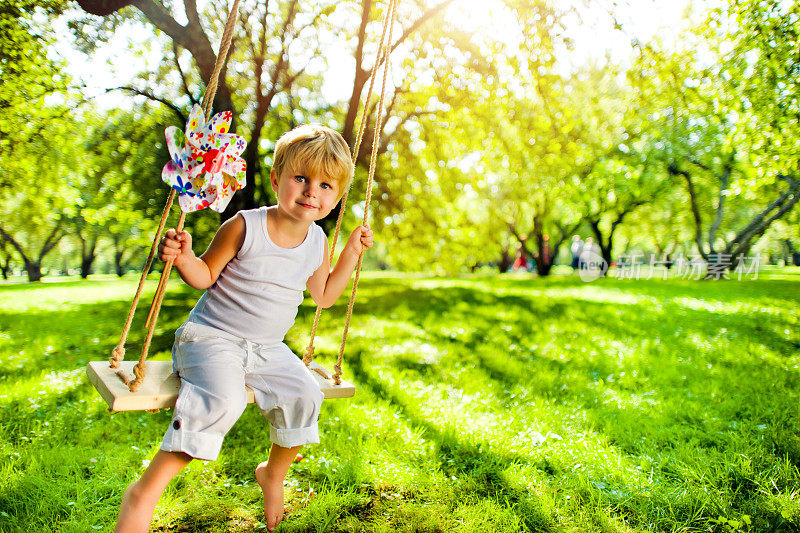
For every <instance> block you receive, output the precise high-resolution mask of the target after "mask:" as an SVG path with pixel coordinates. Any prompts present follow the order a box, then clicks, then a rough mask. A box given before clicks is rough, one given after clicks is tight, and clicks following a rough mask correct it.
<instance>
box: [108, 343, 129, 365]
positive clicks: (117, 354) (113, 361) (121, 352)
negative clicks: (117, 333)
mask: <svg viewBox="0 0 800 533" xmlns="http://www.w3.org/2000/svg"><path fill="white" fill-rule="evenodd" d="M123 359H125V347H124V346H117V347H116V348H114V351H113V352H111V358H110V359H109V360H108V364H109V365H110V366H111V368H119V362H120V361H122V360H123Z"/></svg>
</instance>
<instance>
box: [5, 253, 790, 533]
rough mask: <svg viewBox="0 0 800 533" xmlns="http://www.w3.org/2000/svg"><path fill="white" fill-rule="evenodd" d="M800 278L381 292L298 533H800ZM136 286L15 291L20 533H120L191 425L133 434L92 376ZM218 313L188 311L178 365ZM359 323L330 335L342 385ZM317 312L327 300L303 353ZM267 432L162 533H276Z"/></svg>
mask: <svg viewBox="0 0 800 533" xmlns="http://www.w3.org/2000/svg"><path fill="white" fill-rule="evenodd" d="M798 276H800V272H798V271H797V269H794V270H789V269H787V270H783V271H779V272H775V273H772V274H766V275H765V274H764V273H762V275H761V276H760V279H758V280H749V281H742V282H735V281H731V282H719V283H709V282H690V281H681V280H669V281H656V280H647V281H646V280H640V281H633V280H613V279H605V280H600V281H598V282H594V283H592V284H584V283H581V282H580V281H578V280H577V278H572V277H562V276H555V277H552V278H550V279H546V280H542V279H523V278H521V277H517V276H491V277H468V278H445V279H433V278H424V277H416V278H414V277H410V278H400V277H391V276H374V275H372V276H370V275H367V276H364V277H362V283H361V285H360V286H359V302H358V304H357V305H356V307H355V315H354V317H353V321H352V327H351V330H350V336H349V340H348V349H347V352H346V356H345V365H344V371H345V377H346V378H347V379H351V380H353V381H354V382H355V383H356V384H357V387H358V389H357V392H356V396H355V397H354V398H352V399H349V400H335V401H329V402H326V403H325V404H324V406H323V412H322V417H321V420H320V425H321V435H322V443H321V444H318V445H313V446H308V447H306V448H305V449H304V450H303V451H302V453H303V455H304V456H305V457H304V459H303V460H302V461H301V462H299V463H297V464H295V465H294V466H293V467H292V469H291V471H290V474H289V476H288V478H287V485H286V504H287V509H288V514H287V518H286V520H285V521H284V523H283V524H282V526H281V528H280V531H296V532H300V531H363V532H387V533H388V532H393V531H409V532H411V531H431V532H434V531H448V532H449V531H454V532H458V531H464V532H467V531H469V532H475V531H478V532H486V533H489V532H492V533H494V532H509V533H511V532H513V533H518V532H520V531H553V532H555V531H559V532H572V531H574V532H576V533H577V532H585V531H621V532H622V531H686V532H697V533H700V532H707V531H709V530H710V531H717V532H723V531H793V530H795V529H797V528H798V527H800V521H799V520H800V506H799V505H798V501H797V497H796V491H797V486H798V484H800V475H799V474H798V464H800V448H799V447H798V441H797V432H798V430H800V428H799V427H798V415H797V399H796V398H797V397H796V391H797V388H798V386H799V385H800V374H798V370H797V367H798V363H800V361H798V351H797V348H798V346H800V337H798V332H800V327H798V326H800V324H798V316H797V313H796V312H795V310H796V308H797V306H798V303H800V301H798V298H797V295H798V294H800V291H798V290H797V287H798V283H800V277H798ZM155 284H156V281H155V280H150V281H149V282H148V285H147V293H146V295H152V291H153V290H154V288H155ZM135 286H136V280H134V279H126V280H122V281H116V282H107V281H93V282H72V283H55V284H46V285H38V286H34V285H6V286H0V406H2V407H3V408H4V412H5V413H6V416H4V417H3V419H2V421H0V451H1V452H2V453H0V473H2V475H1V476H0V530H3V531H37V532H38V531H49V530H53V531H55V530H58V531H76V532H77V531H81V532H83V531H91V530H92V529H93V528H94V529H98V530H111V528H112V526H113V522H114V520H115V518H116V512H117V509H118V505H119V501H120V498H121V495H122V491H123V490H124V488H125V486H126V485H127V484H128V483H129V482H130V481H132V480H133V479H135V478H136V477H137V476H138V475H140V474H141V472H142V470H143V468H144V466H145V464H146V461H147V460H148V459H150V458H151V457H152V455H153V454H154V453H155V451H156V449H157V448H158V445H159V442H160V439H161V436H162V434H163V431H164V428H165V427H166V424H167V423H168V421H169V416H170V415H169V413H168V412H161V413H158V414H148V413H120V414H115V415H110V414H108V413H107V412H106V409H105V404H104V403H103V402H102V401H101V400H100V399H99V397H98V396H97V395H96V393H95V391H94V390H93V389H92V387H91V386H90V385H89V384H88V383H87V381H86V379H85V376H84V366H85V363H86V362H87V361H88V360H102V359H105V358H106V357H108V352H109V351H110V349H111V348H112V347H113V346H114V345H115V344H116V342H117V340H118V337H119V333H120V329H121V325H122V321H123V320H124V317H125V314H126V312H127V307H128V301H129V298H130V296H131V294H132V293H133V291H134V290H135ZM198 296H199V294H198V293H197V292H196V291H192V290H190V289H188V288H186V287H185V286H181V287H180V288H177V287H173V288H171V289H169V291H168V293H167V296H166V298H165V301H164V308H163V310H162V316H161V318H160V319H159V324H158V329H157V331H156V335H155V339H154V342H153V346H152V348H151V353H153V354H154V356H155V357H157V358H159V359H165V358H168V357H169V349H170V346H171V342H172V332H173V331H174V329H175V328H176V327H177V326H178V325H179V324H180V323H181V322H182V320H183V319H184V318H185V316H186V314H187V313H188V310H189V308H190V306H191V305H192V303H193V302H194V301H195V300H196V298H197V297H198ZM146 299H147V298H144V299H143V304H142V308H141V309H140V310H139V314H138V315H137V317H136V319H135V321H134V327H133V330H132V334H131V336H130V337H129V339H130V341H129V344H128V354H129V358H130V357H135V354H136V353H138V348H140V345H141V342H142V338H143V334H144V330H143V321H144V315H145V314H146V312H145V311H146V301H145V300H146ZM345 310H346V302H344V301H342V302H339V304H337V305H335V306H334V307H333V308H331V310H330V312H329V313H326V314H325V315H324V317H323V322H322V325H321V328H320V337H319V338H318V342H317V346H318V357H319V360H320V361H321V362H322V363H323V364H327V365H329V364H330V363H331V361H332V359H333V358H334V357H335V354H336V353H337V351H338V346H339V337H338V335H339V333H340V331H341V327H342V324H343V322H344V319H345ZM313 314H314V307H313V306H312V305H311V303H310V302H305V303H304V304H303V305H302V307H301V310H300V315H299V318H298V324H297V327H296V328H295V329H294V330H293V331H292V332H291V334H290V337H289V339H288V343H289V345H290V346H291V347H292V348H293V349H294V350H296V351H297V350H300V349H301V348H302V347H303V346H305V343H306V341H307V331H308V328H309V327H310V324H311V321H312V317H313ZM265 430H266V426H265V422H264V420H263V417H262V416H261V414H260V413H259V412H258V410H257V409H255V408H254V407H252V406H251V407H249V408H248V409H247V410H246V411H245V413H244V415H243V417H242V418H241V420H240V421H239V422H238V423H237V425H236V426H235V427H234V428H233V430H232V431H231V433H230V434H229V435H228V437H227V438H226V442H225V445H224V447H223V452H222V455H221V457H220V459H219V460H218V461H216V462H209V463H203V462H196V463H194V464H192V465H191V466H190V467H189V468H188V469H187V470H186V471H185V472H183V473H182V474H181V475H180V476H179V477H178V478H177V479H176V480H175V482H174V483H173V484H171V485H170V487H169V488H168V489H167V492H166V494H165V495H164V497H163V499H162V501H161V502H160V504H159V507H158V509H157V512H156V517H155V522H154V529H156V530H163V531H183V530H190V531H191V530H195V531H200V530H202V531H209V532H214V531H234V532H245V531H260V530H263V529H264V527H265V526H264V524H263V522H262V514H261V495H260V493H259V489H258V485H257V484H256V483H255V480H254V478H253V467H254V466H255V464H257V463H258V462H259V461H261V460H263V458H264V457H265V455H266V453H267V450H268V447H269V443H268V441H267V439H266V438H265Z"/></svg>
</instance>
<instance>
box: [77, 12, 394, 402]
mask: <svg viewBox="0 0 800 533" xmlns="http://www.w3.org/2000/svg"><path fill="white" fill-rule="evenodd" d="M397 2H398V0H390V2H389V8H388V9H387V12H386V14H385V17H384V21H383V31H382V34H381V41H380V46H379V47H378V50H379V53H378V57H376V59H375V65H374V66H373V68H372V75H371V79H370V86H369V90H368V92H367V98H366V101H365V102H364V110H363V113H362V120H361V124H360V126H359V130H358V135H357V137H356V142H355V144H354V146H353V152H352V157H353V160H354V161H355V158H356V156H357V154H358V150H359V148H360V145H361V140H362V138H363V135H364V126H365V123H366V122H365V119H366V116H367V104H368V103H369V100H370V97H371V96H372V90H373V86H374V82H375V75H376V74H377V70H378V67H379V65H381V64H383V63H385V67H384V71H383V84H382V86H381V94H380V99H379V103H378V109H377V113H376V115H377V118H376V124H375V132H376V134H375V135H374V138H373V142H372V155H371V158H370V165H369V173H368V180H367V190H366V198H365V209H364V216H363V222H362V223H363V224H366V223H367V221H368V216H369V204H370V199H371V196H372V184H373V180H374V175H375V159H376V155H377V151H378V138H379V135H378V134H377V132H380V131H381V129H382V118H383V117H382V115H383V109H384V94H385V90H386V78H387V73H388V70H389V62H388V59H389V54H390V43H391V39H392V25H393V24H392V22H393V21H394V17H395V10H396V9H395V8H396V5H397ZM238 6H239V0H234V2H233V6H232V8H231V11H230V13H229V14H228V20H227V22H226V24H225V30H224V33H223V36H222V41H221V43H220V49H219V53H218V54H217V60H216V64H215V66H214V72H213V74H212V76H211V80H210V81H209V84H208V87H207V88H206V92H205V95H204V97H203V111H204V112H205V121H206V123H209V124H210V122H209V118H210V116H211V106H212V102H213V100H214V95H215V94H216V90H217V82H218V78H219V73H220V71H221V70H222V66H223V63H224V58H225V57H226V56H227V54H228V48H229V46H230V43H231V37H232V35H233V27H234V25H235V24H236V18H237V14H238ZM387 28H388V39H386V37H387ZM218 116H219V115H218ZM218 116H215V117H214V119H212V121H211V122H214V120H216V119H217V117H218ZM220 131H223V133H224V132H225V131H227V130H220ZM168 144H169V139H168ZM242 149H243V147H242ZM239 153H241V152H239ZM237 155H238V154H237ZM168 165H169V163H168ZM215 170H217V171H219V165H216V168H215ZM242 172H243V170H242ZM229 178H230V176H229ZM229 181H230V182H233V181H234V180H233V179H230V180H229ZM227 183H228V182H227V181H226V186H227ZM350 183H351V184H352V180H351V182H350ZM242 185H243V182H242ZM220 188H221V187H220ZM235 190H236V188H234V189H233V190H232V191H229V192H230V194H233V191H235ZM349 192H350V185H348V187H347V189H346V190H345V193H344V195H343V196H342V200H341V208H340V210H339V217H338V219H337V221H336V230H335V232H334V235H333V239H332V243H331V245H330V263H331V264H334V263H333V260H334V251H335V247H336V242H337V240H338V237H339V231H340V229H341V225H342V218H343V215H344V212H345V208H346V206H347V197H348V194H349ZM176 193H177V191H176V188H175V187H174V186H173V188H172V189H171V191H170V194H169V197H168V198H167V202H166V205H165V206H164V211H163V213H162V215H161V222H160V224H159V226H158V229H157V230H156V234H155V238H154V239H153V244H152V246H151V247H150V254H149V256H148V258H147V261H146V263H145V267H144V269H143V271H142V275H141V278H140V279H139V286H138V288H137V290H136V294H135V296H134V298H133V302H132V304H131V308H130V311H129V312H128V317H127V320H126V322H125V326H124V327H123V330H122V335H121V338H120V341H119V343H118V344H117V346H116V348H114V350H113V353H112V357H111V358H110V359H109V360H108V361H90V362H89V364H88V365H87V367H86V373H87V376H88V378H89V381H90V382H91V383H92V385H93V386H94V387H95V389H97V392H98V393H99V394H100V396H101V397H102V398H103V400H105V401H106V403H107V404H108V408H109V410H110V411H112V412H116V411H141V410H158V409H162V408H170V407H174V405H175V401H176V400H177V398H178V391H179V390H180V378H179V377H178V376H177V375H175V374H174V373H173V372H172V361H151V362H150V363H147V361H146V360H147V352H148V350H149V348H150V341H151V340H152V338H153V332H154V331H155V326H156V322H157V320H158V313H159V311H160V309H161V304H162V302H163V299H164V292H165V290H166V285H167V280H168V279H169V274H170V271H171V270H172V262H171V261H168V262H166V263H165V264H164V270H163V271H162V273H161V278H160V279H159V283H158V287H157V289H156V293H155V296H154V297H153V302H152V304H151V306H150V311H149V314H148V317H147V322H146V327H147V334H146V336H145V339H144V343H143V345H142V353H141V355H140V357H139V361H138V362H137V363H134V362H133V361H122V359H123V357H124V356H125V341H126V339H127V336H128V332H129V330H130V326H131V322H132V321H133V315H134V312H135V311H136V306H137V303H138V302H139V297H140V296H141V293H142V289H143V287H144V282H145V279H146V277H147V272H149V271H150V266H151V265H152V262H153V257H154V256H155V251H156V248H157V246H158V242H159V240H160V239H161V234H162V232H163V231H164V226H165V224H166V221H167V216H168V215H169V210H170V207H171V206H172V202H173V200H174V199H175V195H176ZM214 194H215V195H216V194H217V192H216V190H215V191H214ZM220 194H222V193H220ZM225 204H227V201H226V202H225ZM208 205H209V204H208V203H207V202H206V203H205V204H204V205H202V206H200V207H197V206H194V207H193V208H190V209H189V210H196V209H200V208H202V207H206V206H208ZM183 208H184V198H183V196H181V215H180V218H179V219H178V224H177V227H176V230H177V231H178V232H180V231H181V230H182V229H183V224H184V221H185V218H186V211H184V209H183ZM362 261H363V252H362V254H361V255H360V256H359V258H358V265H357V267H356V271H355V278H354V280H353V288H352V292H351V294H350V301H349V304H348V307H347V317H346V319H345V325H344V330H343V334H342V342H341V345H340V346H339V356H338V359H337V362H336V364H335V365H334V372H333V373H330V372H329V371H328V370H326V369H325V368H323V367H322V366H321V365H319V364H317V363H316V362H314V361H313V355H314V338H315V336H316V332H317V326H318V324H319V319H320V314H321V312H322V308H321V307H320V306H317V310H316V313H315V315H314V323H313V326H312V328H311V333H310V339H309V344H308V346H307V347H306V351H305V354H304V355H303V363H305V365H306V366H307V367H308V368H309V369H310V370H311V371H312V374H313V375H314V377H315V378H316V379H317V383H318V384H319V386H320V389H321V390H322V392H323V393H324V394H325V398H327V399H333V398H348V397H351V396H353V395H354V394H355V385H353V384H352V383H350V382H349V381H344V380H342V379H341V375H342V359H343V356H344V348H345V343H346V341H347V332H348V329H349V327H350V319H351V316H352V313H353V305H354V303H355V298H356V291H357V289H358V280H359V277H360V274H361V265H362ZM145 374H147V376H146V379H145ZM131 376H133V377H131ZM246 388H247V403H253V401H254V400H253V391H252V390H251V389H250V388H249V387H246Z"/></svg>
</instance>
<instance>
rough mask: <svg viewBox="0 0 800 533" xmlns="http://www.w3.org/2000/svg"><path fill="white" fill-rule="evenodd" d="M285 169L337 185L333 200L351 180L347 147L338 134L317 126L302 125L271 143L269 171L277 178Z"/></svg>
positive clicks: (351, 161)
mask: <svg viewBox="0 0 800 533" xmlns="http://www.w3.org/2000/svg"><path fill="white" fill-rule="evenodd" d="M285 168H289V169H291V170H292V172H300V173H307V174H313V175H323V176H325V177H327V178H328V179H331V180H333V181H335V182H336V183H337V185H338V186H339V195H338V197H337V198H336V199H337V201H338V200H340V199H341V198H342V195H343V194H344V192H345V191H346V190H347V187H348V186H349V185H350V180H351V179H352V178H353V159H352V157H351V156H350V148H349V147H348V146H347V143H346V142H345V141H344V138H343V137H342V136H341V135H340V134H339V132H337V131H335V130H332V129H331V128H328V127H327V126H322V125H321V124H304V125H303V126H298V127H296V128H294V129H293V130H291V131H288V132H286V133H284V134H283V135H281V137H280V139H278V142H277V143H275V156H274V162H273V163H272V171H273V172H275V175H276V176H277V178H278V179H280V178H281V173H282V172H283V170H284V169H285Z"/></svg>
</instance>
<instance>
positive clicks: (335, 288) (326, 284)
mask: <svg viewBox="0 0 800 533" xmlns="http://www.w3.org/2000/svg"><path fill="white" fill-rule="evenodd" d="M373 242H374V240H373V237H372V230H371V229H369V226H359V227H357V228H356V229H355V230H353V233H351V234H350V239H348V241H347V244H346V245H345V247H344V250H342V253H341V254H339V260H338V261H336V266H334V267H333V270H330V256H329V254H328V243H327V241H326V242H325V256H324V258H323V260H322V264H321V265H320V267H319V268H318V269H317V270H316V271H314V273H313V274H312V275H311V277H310V278H308V283H307V286H308V292H310V293H311V298H313V299H314V302H315V303H316V304H317V305H319V306H320V307H323V308H326V309H327V308H328V307H330V306H332V305H333V304H334V302H336V300H337V299H338V298H339V296H340V295H341V294H342V291H344V288H345V287H347V282H348V281H350V275H351V274H352V273H353V270H355V268H356V265H357V264H358V257H359V256H360V255H361V252H362V251H363V250H365V249H369V248H372V244H373Z"/></svg>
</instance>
